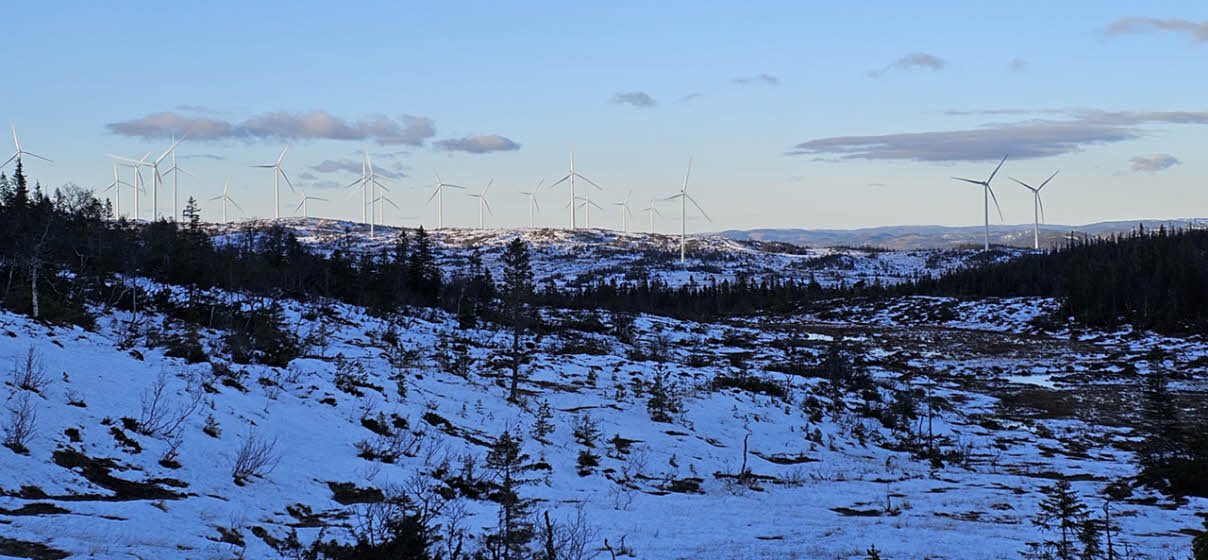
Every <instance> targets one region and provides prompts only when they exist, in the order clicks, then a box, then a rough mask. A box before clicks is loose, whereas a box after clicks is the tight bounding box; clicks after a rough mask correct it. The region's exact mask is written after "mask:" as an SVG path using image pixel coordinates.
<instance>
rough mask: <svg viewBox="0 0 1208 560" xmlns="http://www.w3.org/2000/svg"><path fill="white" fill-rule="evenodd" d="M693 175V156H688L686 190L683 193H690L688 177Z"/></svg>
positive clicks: (685, 174)
mask: <svg viewBox="0 0 1208 560" xmlns="http://www.w3.org/2000/svg"><path fill="white" fill-rule="evenodd" d="M690 175H692V156H688V172H687V173H684V188H683V189H682V190H683V192H688V177H689V176H690Z"/></svg>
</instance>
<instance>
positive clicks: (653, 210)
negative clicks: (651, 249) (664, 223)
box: [643, 198, 663, 235]
mask: <svg viewBox="0 0 1208 560" xmlns="http://www.w3.org/2000/svg"><path fill="white" fill-rule="evenodd" d="M656 200H658V199H656V198H652V199H650V206H647V207H646V209H645V210H643V212H646V213H647V214H650V235H654V215H655V214H658V215H659V216H660V217H661V216H662V215H663V213H662V212H659V209H658V208H655V207H654V203H655V201H656Z"/></svg>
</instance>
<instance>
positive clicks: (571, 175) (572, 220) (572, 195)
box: [549, 148, 604, 229]
mask: <svg viewBox="0 0 1208 560" xmlns="http://www.w3.org/2000/svg"><path fill="white" fill-rule="evenodd" d="M575 177H578V178H580V179H583V180H584V181H587V182H588V183H589V184H590V185H591V186H593V187H595V188H597V189H599V190H604V189H603V187H601V186H600V185H597V184H596V183H595V181H592V180H591V179H588V178H587V177H584V176H582V175H580V174H579V173H577V172H576V171H575V150H574V148H571V150H570V173H567V174H566V176H565V177H563V178H561V179H558V180H557V181H554V183H553V184H551V185H550V186H549V188H551V189H552V188H554V187H556V186H558V184H559V183H561V182H563V181H566V180H567V179H569V180H570V204H568V205H567V206H570V229H575ZM589 227H590V226H589Z"/></svg>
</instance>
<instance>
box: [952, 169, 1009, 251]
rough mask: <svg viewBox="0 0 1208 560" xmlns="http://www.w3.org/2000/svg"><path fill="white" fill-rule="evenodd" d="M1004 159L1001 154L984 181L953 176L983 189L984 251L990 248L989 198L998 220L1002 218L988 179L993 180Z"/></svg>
mask: <svg viewBox="0 0 1208 560" xmlns="http://www.w3.org/2000/svg"><path fill="white" fill-rule="evenodd" d="M1006 161H1007V156H1003V157H1002V161H1000V162H998V167H995V168H994V171H993V172H991V173H990V177H989V178H987V179H986V180H985V181H974V180H973V179H965V178H964V177H953V179H956V180H957V181H964V182H966V183H973V184H974V185H981V186H982V189H983V192H982V198H983V199H984V200H985V211H986V248H985V250H986V251H989V250H990V199H991V198H993V199H994V207H995V208H997V209H998V219H999V221H1002V219H1003V218H1002V208H1001V207H1000V206H999V205H998V197H997V196H994V191H993V190H992V189H990V181H993V180H994V175H995V174H996V173H998V170H999V169H1002V164H1003V163H1004V162H1006Z"/></svg>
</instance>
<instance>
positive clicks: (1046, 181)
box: [1036, 169, 1061, 191]
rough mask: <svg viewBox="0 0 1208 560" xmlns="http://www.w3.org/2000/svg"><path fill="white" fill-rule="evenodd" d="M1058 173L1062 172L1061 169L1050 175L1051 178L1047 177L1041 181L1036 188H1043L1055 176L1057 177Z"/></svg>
mask: <svg viewBox="0 0 1208 560" xmlns="http://www.w3.org/2000/svg"><path fill="white" fill-rule="evenodd" d="M1058 173H1061V170H1060V169H1058V170H1057V171H1054V172H1053V174H1052V175H1049V178H1048V179H1045V180H1044V182H1043V183H1041V184H1040V186H1039V187H1036V190H1037V191H1039V190H1040V189H1043V188H1044V186H1045V185H1047V184H1049V181H1052V180H1053V177H1056V176H1057V174H1058Z"/></svg>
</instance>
